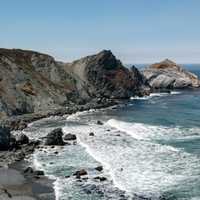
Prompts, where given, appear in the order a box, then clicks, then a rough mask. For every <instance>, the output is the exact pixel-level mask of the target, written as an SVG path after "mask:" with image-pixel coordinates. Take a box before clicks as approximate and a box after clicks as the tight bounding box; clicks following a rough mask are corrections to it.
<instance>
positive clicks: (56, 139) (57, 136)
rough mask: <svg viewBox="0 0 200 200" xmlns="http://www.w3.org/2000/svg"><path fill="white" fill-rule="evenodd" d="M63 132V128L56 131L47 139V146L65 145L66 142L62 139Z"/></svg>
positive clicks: (49, 134)
mask: <svg viewBox="0 0 200 200" xmlns="http://www.w3.org/2000/svg"><path fill="white" fill-rule="evenodd" d="M62 136H63V132H62V129H61V128H57V129H54V130H53V131H51V132H50V133H48V135H47V136H46V138H45V142H44V144H45V145H64V144H65V143H64V141H63V139H62Z"/></svg>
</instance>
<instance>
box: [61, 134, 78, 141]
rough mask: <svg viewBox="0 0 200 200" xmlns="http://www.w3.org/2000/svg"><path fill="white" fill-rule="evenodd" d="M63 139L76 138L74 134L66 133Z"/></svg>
mask: <svg viewBox="0 0 200 200" xmlns="http://www.w3.org/2000/svg"><path fill="white" fill-rule="evenodd" d="M64 140H76V135H75V134H71V133H68V134H66V135H65V136H64Z"/></svg>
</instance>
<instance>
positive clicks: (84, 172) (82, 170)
mask: <svg viewBox="0 0 200 200" xmlns="http://www.w3.org/2000/svg"><path fill="white" fill-rule="evenodd" d="M87 174H88V173H87V171H86V170H85V169H81V170H78V171H76V172H75V173H74V174H73V176H76V178H80V177H81V176H85V175H87Z"/></svg>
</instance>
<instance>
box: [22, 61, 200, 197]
mask: <svg viewBox="0 0 200 200" xmlns="http://www.w3.org/2000/svg"><path fill="white" fill-rule="evenodd" d="M184 67H186V68H189V69H190V70H191V71H193V72H195V73H196V74H198V75H200V66H199V65H184ZM199 102H200V90H199V89H193V90H180V91H173V92H172V93H171V94H168V93H156V94H151V95H150V96H149V97H142V98H132V99H131V100H129V101H126V102H123V103H122V104H121V105H120V106H118V107H111V108H109V109H102V110H91V111H89V112H82V113H76V114H74V115H71V116H64V117H62V118H61V117H51V118H48V119H43V120H40V121H38V122H34V123H32V124H30V125H29V127H28V128H27V129H25V130H24V131H25V133H26V134H27V135H29V136H30V137H33V138H34V137H38V136H39V137H41V136H44V135H46V134H47V133H48V132H49V131H50V130H52V129H53V128H55V127H62V128H63V131H64V133H74V134H76V135H77V137H78V139H77V144H76V145H67V146H65V147H62V148H60V147H57V148H56V149H52V148H49V149H46V150H45V151H37V152H36V153H35V154H34V156H33V162H34V165H35V167H37V168H40V169H43V170H44V171H45V173H46V174H47V175H49V176H50V177H52V178H54V179H55V180H56V181H55V190H56V196H57V200H65V199H73V200H80V199H82V200H83V199H85V200H99V199H100V200H107V199H113V200H118V199H119V200H120V199H142V198H141V197H145V198H147V199H152V200H158V199H168V200H176V199H177V200H199V199H200V104H199ZM97 120H101V121H102V122H103V123H104V124H103V125H98V124H97V123H96V122H97ZM90 132H93V133H94V136H89V133H90ZM55 151H58V152H59V153H58V154H55V153H54V152H55ZM99 165H103V167H104V170H103V171H102V172H98V171H96V170H95V167H97V166H99ZM82 168H84V169H86V170H87V171H88V175H86V177H85V180H81V181H77V180H76V178H75V177H73V176H72V174H73V173H74V172H75V171H76V170H79V169H82ZM68 176H70V177H68ZM97 176H101V177H106V178H107V180H105V181H103V182H101V181H99V180H98V179H95V177H97ZM66 177H67V178H66Z"/></svg>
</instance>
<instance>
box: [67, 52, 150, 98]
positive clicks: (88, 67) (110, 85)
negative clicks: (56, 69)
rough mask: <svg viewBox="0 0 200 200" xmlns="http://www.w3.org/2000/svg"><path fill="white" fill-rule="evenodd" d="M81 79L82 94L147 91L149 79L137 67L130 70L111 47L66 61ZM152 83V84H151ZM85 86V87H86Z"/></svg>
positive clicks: (114, 95) (111, 95) (122, 94)
mask: <svg viewBox="0 0 200 200" xmlns="http://www.w3.org/2000/svg"><path fill="white" fill-rule="evenodd" d="M66 68H67V71H70V70H71V73H72V74H73V75H74V78H76V80H77V88H78V91H79V93H80V95H81V96H83V97H84V98H86V99H88V98H91V97H93V98H94V97H105V98H119V99H120V98H129V97H131V96H134V95H138V94H140V93H143V89H142V86H144V85H145V82H144V80H143V78H142V75H141V74H140V72H139V71H138V70H137V71H136V70H135V71H134V70H131V71H130V70H129V69H127V68H125V67H124V66H123V65H122V63H121V62H120V61H119V60H117V59H116V58H115V56H114V55H113V54H112V53H111V51H106V50H104V51H102V52H100V53H98V54H96V55H93V56H88V57H85V58H82V59H80V60H78V61H75V62H73V63H71V64H67V65H66ZM147 87H148V86H147ZM83 88H84V90H83Z"/></svg>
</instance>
